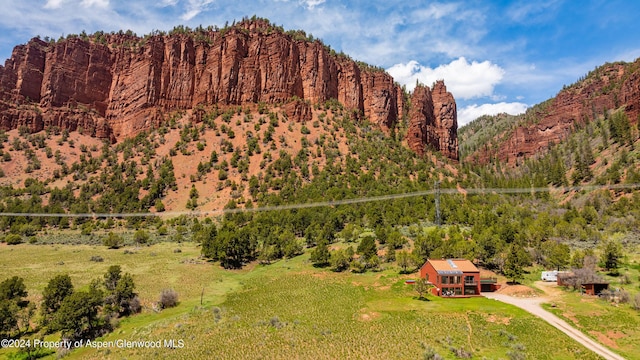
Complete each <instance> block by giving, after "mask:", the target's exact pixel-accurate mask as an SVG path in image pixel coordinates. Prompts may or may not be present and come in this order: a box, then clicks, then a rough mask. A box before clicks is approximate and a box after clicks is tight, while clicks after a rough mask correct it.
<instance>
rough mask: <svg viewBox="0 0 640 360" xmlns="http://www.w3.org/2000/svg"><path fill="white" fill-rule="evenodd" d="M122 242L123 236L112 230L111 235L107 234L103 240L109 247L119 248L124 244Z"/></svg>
mask: <svg viewBox="0 0 640 360" xmlns="http://www.w3.org/2000/svg"><path fill="white" fill-rule="evenodd" d="M122 243H123V240H122V237H121V236H118V235H116V234H114V233H112V232H110V233H109V235H107V237H106V238H104V240H102V244H103V245H104V246H106V247H108V248H109V249H118V248H120V246H122Z"/></svg>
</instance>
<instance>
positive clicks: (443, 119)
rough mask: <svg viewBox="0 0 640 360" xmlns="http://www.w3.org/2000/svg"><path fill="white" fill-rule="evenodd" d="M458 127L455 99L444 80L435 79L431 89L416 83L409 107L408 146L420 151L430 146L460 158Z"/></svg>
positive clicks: (447, 155) (446, 154) (455, 158)
mask: <svg viewBox="0 0 640 360" xmlns="http://www.w3.org/2000/svg"><path fill="white" fill-rule="evenodd" d="M457 129H458V123H457V109H456V102H455V100H454V99H453V95H451V93H449V92H447V88H446V87H445V85H444V82H442V81H438V82H436V83H435V85H434V86H433V89H432V90H430V89H429V88H428V87H425V86H422V85H419V86H417V87H416V88H415V90H414V91H413V95H412V97H411V109H410V110H409V129H408V131H407V143H408V144H409V147H410V148H411V149H412V150H413V151H415V152H416V153H418V154H420V155H422V154H424V152H425V150H426V149H427V148H431V149H435V150H438V151H440V152H442V153H443V154H444V155H445V156H446V157H448V158H450V159H454V160H458V133H457Z"/></svg>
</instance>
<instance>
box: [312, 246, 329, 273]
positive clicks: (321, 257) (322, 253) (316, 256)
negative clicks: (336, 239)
mask: <svg viewBox="0 0 640 360" xmlns="http://www.w3.org/2000/svg"><path fill="white" fill-rule="evenodd" d="M330 259H331V254H330V253H329V247H328V244H327V242H326V240H320V241H319V242H318V245H317V246H316V248H315V249H313V250H312V251H311V258H310V260H311V263H312V264H313V266H316V267H325V266H328V265H329V260H330Z"/></svg>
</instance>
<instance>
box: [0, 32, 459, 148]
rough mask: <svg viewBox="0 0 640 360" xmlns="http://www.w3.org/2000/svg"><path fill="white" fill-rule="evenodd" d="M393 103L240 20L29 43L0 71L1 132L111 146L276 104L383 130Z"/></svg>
mask: <svg viewBox="0 0 640 360" xmlns="http://www.w3.org/2000/svg"><path fill="white" fill-rule="evenodd" d="M401 94H402V91H401V90H400V89H399V87H398V86H397V85H396V84H395V83H394V81H393V78H392V77H391V76H390V75H388V74H387V73H386V72H384V71H380V70H376V69H371V68H368V67H360V66H359V65H358V64H357V63H356V62H354V61H353V60H351V59H349V58H348V57H345V56H339V55H332V54H330V53H329V51H328V50H327V49H326V47H325V46H324V45H323V44H322V43H321V42H319V41H306V40H302V39H300V40H298V39H296V38H294V37H293V36H291V35H288V34H286V33H284V32H282V31H281V30H278V29H277V28H274V27H273V26H271V25H269V24H268V23H265V22H263V21H244V22H242V23H240V24H238V25H236V26H234V27H231V28H228V29H225V30H221V31H200V32H198V33H196V32H193V33H174V34H171V35H161V34H157V35H153V36H147V37H145V38H144V39H143V38H138V37H135V36H131V35H125V34H107V35H101V36H100V37H91V38H85V39H81V38H79V37H76V38H71V39H67V40H64V41H61V42H58V43H45V42H43V41H40V40H38V39H34V40H32V41H30V42H29V43H28V44H27V45H21V46H18V47H16V48H15V50H14V52H13V54H12V57H11V58H10V59H9V60H7V61H6V64H5V66H4V67H2V66H0V99H1V103H0V127H2V128H4V129H12V128H16V127H19V126H27V127H28V128H29V129H30V130H31V131H34V132H35V131H39V130H42V129H43V128H45V127H48V126H52V125H56V126H60V127H62V128H68V129H70V130H75V129H77V128H79V127H82V128H83V130H85V131H87V132H88V133H91V134H94V135H95V136H98V137H109V138H111V139H112V140H118V139H122V138H126V137H130V136H133V135H135V134H137V133H138V132H140V131H143V130H146V129H149V128H152V127H154V126H157V125H158V124H159V123H160V122H161V121H162V120H163V119H164V114H166V112H168V111H172V110H176V109H192V108H195V107H196V106H197V105H200V104H214V103H219V104H246V103H256V102H266V103H270V104H274V103H283V104H285V105H286V106H285V108H286V111H287V113H288V114H289V115H291V116H292V117H293V118H295V119H298V120H305V119H308V118H309V117H310V110H311V109H310V107H309V106H308V105H305V104H309V103H311V104H313V103H322V102H325V101H327V100H329V99H337V100H338V101H340V102H341V103H342V104H343V105H344V106H345V107H346V108H348V109H352V110H355V113H357V114H359V115H360V116H364V117H368V118H369V119H370V120H371V121H372V122H373V123H376V124H378V125H379V126H381V127H382V128H383V129H387V128H390V127H393V126H395V123H396V122H397V120H398V117H399V114H401V111H402V106H403V104H402V96H401ZM300 99H301V100H303V102H301V101H299V100H300ZM450 100H452V98H451V99H450ZM447 101H448V100H447ZM290 102H293V104H289V103H290ZM25 103H28V104H29V106H30V108H29V109H30V110H29V111H25V109H24V104H25ZM454 104H455V103H454ZM453 110H454V112H453V116H454V118H453V122H454V124H455V105H454V107H453ZM449 115H451V113H450V112H449ZM449 115H447V116H449ZM450 120H451V119H449V118H448V120H446V121H449V123H450V122H451V121H450ZM453 132H454V133H455V129H454V130H453ZM443 144H444V146H445V147H447V149H449V148H450V147H451V146H453V145H452V143H451V142H450V141H449V140H446V141H445V143H443ZM436 148H437V147H436ZM451 152H452V151H450V149H449V150H447V153H451ZM456 153H457V149H456Z"/></svg>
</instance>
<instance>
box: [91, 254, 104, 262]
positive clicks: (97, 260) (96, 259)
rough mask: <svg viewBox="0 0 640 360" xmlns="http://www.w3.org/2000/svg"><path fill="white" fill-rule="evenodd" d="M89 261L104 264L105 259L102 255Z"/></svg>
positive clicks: (95, 256)
mask: <svg viewBox="0 0 640 360" xmlns="http://www.w3.org/2000/svg"><path fill="white" fill-rule="evenodd" d="M89 261H93V262H103V261H104V259H103V258H102V256H100V255H94V256H92V257H91V259H89Z"/></svg>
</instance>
